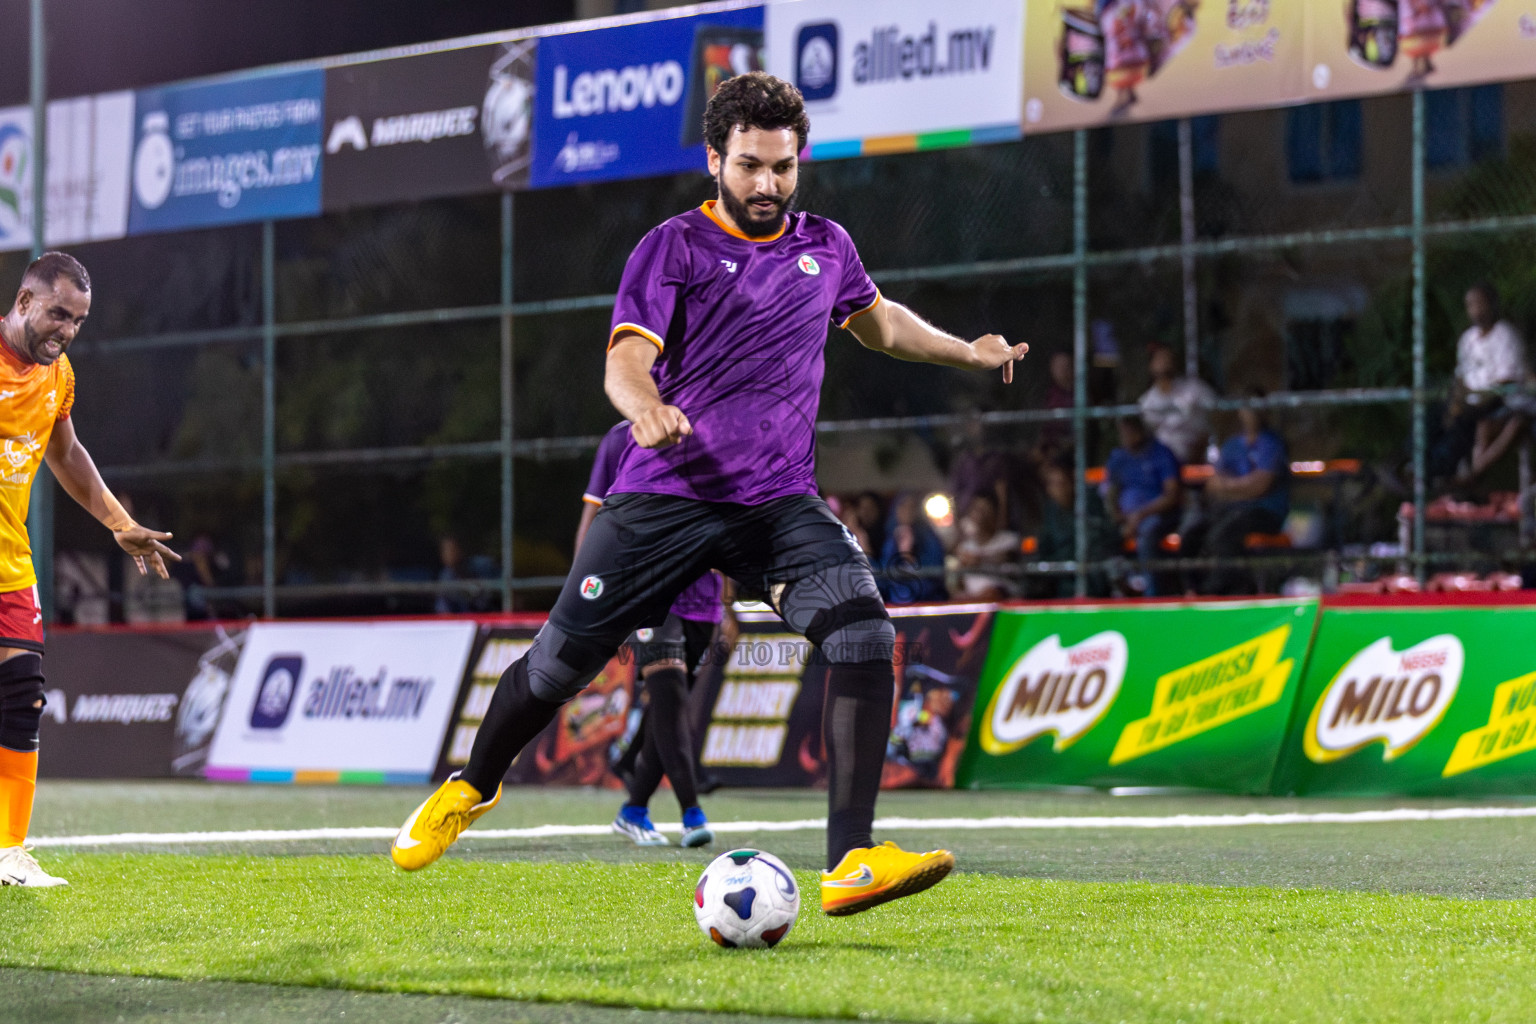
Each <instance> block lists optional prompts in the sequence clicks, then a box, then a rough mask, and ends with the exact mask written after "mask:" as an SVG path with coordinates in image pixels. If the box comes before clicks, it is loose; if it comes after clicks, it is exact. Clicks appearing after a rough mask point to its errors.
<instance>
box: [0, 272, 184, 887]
mask: <svg viewBox="0 0 1536 1024" xmlns="http://www.w3.org/2000/svg"><path fill="white" fill-rule="evenodd" d="M90 309H91V279H90V276H89V275H88V274H86V272H85V268H84V267H82V266H81V265H80V264H79V263H78V262H77V261H76V260H75V258H74V257H72V256H68V255H66V254H64V253H62V252H50V253H44V254H43V255H42V256H40V257H39V258H38V259H36V260H34V261H33V262H32V264H31V265H30V266H28V267H27V270H26V273H25V274H23V275H22V278H21V288H20V290H18V291H17V293H16V302H15V304H14V305H13V306H12V307H11V311H10V312H9V313H7V314H6V315H5V318H4V319H3V320H0V885H25V886H51V885H65V884H67V883H66V882H65V881H64V879H62V878H55V877H54V876H52V875H50V874H48V872H46V871H44V870H43V869H42V868H41V867H39V866H38V863H37V861H36V860H35V859H33V857H32V855H31V854H30V853H28V852H27V850H26V848H25V847H24V846H22V842H23V841H24V840H25V839H26V838H27V826H28V825H29V824H30V823H31V819H32V797H33V794H34V793H36V791H37V729H38V724H39V723H40V722H41V721H42V713H43V705H44V704H45V703H46V701H45V699H44V697H43V659H42V653H43V613H42V609H41V608H39V607H38V600H37V575H36V573H34V572H33V570H32V548H31V544H30V542H29V541H28V539H27V505H28V503H29V500H30V498H31V492H32V480H33V478H34V477H35V476H36V475H37V467H38V465H39V464H40V463H41V462H42V461H43V459H44V458H46V459H47V460H48V468H49V469H51V470H52V471H53V475H54V476H56V477H58V480H59V483H60V484H61V485H63V487H64V490H65V491H67V492H68V493H69V496H70V497H71V498H74V499H75V500H76V501H78V502H79V503H80V504H81V505H82V506H84V507H85V510H86V511H87V512H89V513H91V515H93V516H95V517H96V518H97V519H98V520H100V521H101V522H102V524H103V525H105V526H106V527H107V529H109V530H111V531H112V534H113V536H114V537H115V538H116V539H117V543H118V546H119V547H121V548H122V549H123V550H124V551H126V552H128V553H129V554H130V555H132V556H133V558H134V561H135V562H137V563H138V567H139V572H141V573H143V572H148V570H149V567H153V568H154V570H155V572H157V573H159V574H160V576H162V577H165V576H167V575H168V574H167V572H166V568H165V559H166V558H174V559H178V560H179V559H180V556H179V555H177V554H176V553H175V552H173V551H172V550H171V549H170V548H168V547H166V546H165V545H164V544H163V543H161V542H162V541H166V540H170V538H171V535H170V534H168V533H157V532H156V531H154V530H148V529H145V528H144V527H142V526H140V525H139V524H138V523H135V522H134V521H133V517H131V516H130V515H128V513H127V512H126V511H125V510H124V509H123V506H122V505H121V504H120V503H119V502H118V500H117V499H116V498H114V497H113V496H112V492H111V491H109V490H107V485H106V484H105V483H103V482H102V479H101V474H100V473H98V472H97V471H96V464H95V463H94V462H92V461H91V456H90V454H89V453H88V452H87V451H86V450H85V447H84V446H83V445H82V444H81V443H80V442H79V440H78V439H76V437H75V426H74V422H73V421H72V420H71V419H70V418H69V412H70V407H71V406H72V405H73V404H74V400H75V371H74V370H73V369H72V368H71V367H70V365H69V359H68V358H66V357H65V355H64V352H65V350H66V349H68V348H69V344H70V342H72V341H74V339H75V335H76V334H77V333H78V332H79V330H80V325H81V324H83V323H84V322H85V317H86V314H87V313H89V312H90Z"/></svg>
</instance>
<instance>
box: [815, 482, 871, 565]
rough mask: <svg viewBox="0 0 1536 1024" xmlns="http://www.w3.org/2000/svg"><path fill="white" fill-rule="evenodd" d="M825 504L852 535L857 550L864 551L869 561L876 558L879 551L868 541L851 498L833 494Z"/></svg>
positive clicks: (867, 534) (867, 535)
mask: <svg viewBox="0 0 1536 1024" xmlns="http://www.w3.org/2000/svg"><path fill="white" fill-rule="evenodd" d="M827 506H828V507H829V508H831V509H832V511H833V513H835V514H836V515H837V519H838V522H840V523H842V524H843V528H844V529H846V530H847V531H848V533H849V535H850V536H852V537H853V540H854V543H856V544H858V546H859V550H860V551H862V552H864V554H865V556H866V557H868V558H869V560H870V561H871V562H873V561H874V560H875V559H876V558H878V557H879V555H880V552H878V551H876V550H875V548H874V545H873V544H871V543H870V540H869V533H868V531H866V530H865V529H864V524H863V523H860V522H859V510H858V507H857V506H856V505H855V504H854V501H853V499H851V498H838V497H836V496H835V495H834V496H833V497H830V498H828V499H827Z"/></svg>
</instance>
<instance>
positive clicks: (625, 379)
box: [603, 331, 693, 448]
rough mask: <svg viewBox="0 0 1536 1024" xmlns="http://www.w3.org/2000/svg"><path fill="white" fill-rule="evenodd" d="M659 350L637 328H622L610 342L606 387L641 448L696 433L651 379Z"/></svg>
mask: <svg viewBox="0 0 1536 1024" xmlns="http://www.w3.org/2000/svg"><path fill="white" fill-rule="evenodd" d="M658 355H660V350H659V349H657V348H656V345H655V343H654V342H652V341H651V340H650V339H649V338H647V337H646V336H645V335H643V334H639V333H637V332H635V331H620V332H619V333H618V334H616V335H615V336H614V339H613V344H611V345H609V346H608V363H607V366H606V367H605V368H604V371H603V390H604V391H606V392H607V393H608V400H609V401H610V402H612V403H613V407H614V408H615V409H617V410H619V414H620V415H621V416H623V417H624V418H625V419H627V420H629V422H630V431H631V433H633V434H634V437H635V443H636V444H638V445H639V446H640V447H642V448H665V447H667V446H668V445H673V444H676V443H677V442H679V441H681V440H682V439H683V438H684V437H686V436H687V435H689V434H691V433H693V425H692V424H691V423H689V422H688V417H687V416H684V415H683V410H681V409H679V408H678V407H677V406H675V405H667V404H666V403H664V402H663V401H662V400H661V392H659V391H657V390H656V382H655V381H654V380H652V379H651V367H652V366H654V365H655V363H656V357H657V356H658Z"/></svg>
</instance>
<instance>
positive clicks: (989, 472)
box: [949, 415, 1014, 525]
mask: <svg viewBox="0 0 1536 1024" xmlns="http://www.w3.org/2000/svg"><path fill="white" fill-rule="evenodd" d="M1009 461H1010V460H1009V458H1008V454H1007V453H1006V452H1003V451H999V450H997V449H996V448H989V447H988V446H987V443H986V428H985V425H984V424H983V423H982V420H981V417H980V416H977V415H973V416H971V417H970V418H969V419H967V420H966V423H965V429H964V433H963V434H962V435H961V438H960V441H959V445H958V449H957V450H956V452H955V454H954V457H953V458H952V459H951V460H950V464H949V493H950V495H951V497H952V498H953V500H954V502H955V508H956V509H960V510H962V511H963V510H966V509H969V508H970V507H971V499H972V498H974V497H976V495H978V494H987V495H991V497H992V502H993V505H994V507H995V508H996V510H997V521H998V524H999V525H1006V524H1007V523H1008V521H1009V516H1010V515H1012V514H1013V511H1014V510H1013V509H1012V508H1010V502H1009V500H1008V498H1009V493H1008V492H1009V486H1008V484H1009V475H1010V470H1011V468H1012V467H1011V466H1010V465H1009Z"/></svg>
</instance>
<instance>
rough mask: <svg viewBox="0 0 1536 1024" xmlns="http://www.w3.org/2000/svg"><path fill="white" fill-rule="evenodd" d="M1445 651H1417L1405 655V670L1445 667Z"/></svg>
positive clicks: (1414, 670)
mask: <svg viewBox="0 0 1536 1024" xmlns="http://www.w3.org/2000/svg"><path fill="white" fill-rule="evenodd" d="M1445 657H1446V655H1445V652H1444V651H1415V652H1414V653H1413V654H1405V655H1403V671H1404V672H1417V671H1419V670H1420V669H1426V668H1444V667H1445Z"/></svg>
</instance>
